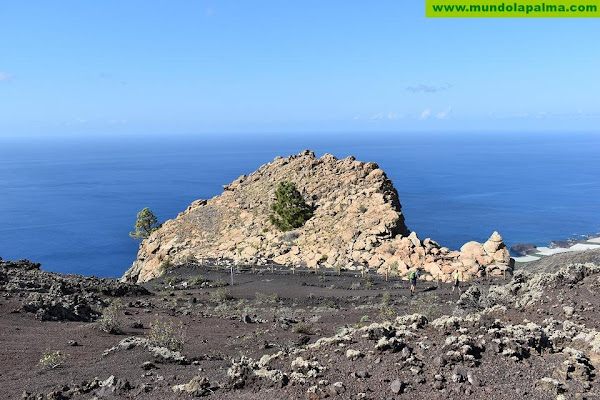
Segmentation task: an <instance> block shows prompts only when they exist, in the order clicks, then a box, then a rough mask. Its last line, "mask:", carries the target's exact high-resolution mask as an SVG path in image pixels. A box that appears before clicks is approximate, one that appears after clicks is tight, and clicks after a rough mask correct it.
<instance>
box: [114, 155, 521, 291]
mask: <svg viewBox="0 0 600 400" xmlns="http://www.w3.org/2000/svg"><path fill="white" fill-rule="evenodd" d="M283 180H287V181H290V182H293V183H294V184H295V185H296V187H297V188H298V190H299V191H300V192H301V193H302V194H303V196H304V198H305V200H306V201H307V202H308V203H309V205H310V206H311V207H313V209H314V215H313V217H312V218H310V219H309V220H308V221H307V222H306V223H305V225H304V226H302V227H301V228H298V229H295V230H293V231H289V232H285V233H283V232H281V231H279V230H278V229H277V228H276V227H275V226H273V225H272V224H271V222H270V221H269V215H270V214H271V210H270V205H271V204H272V203H273V202H274V191H275V188H276V187H277V184H278V183H279V182H281V181H283ZM223 188H224V192H223V193H222V194H221V195H219V196H216V197H214V198H212V199H210V200H198V201H195V202H194V203H192V205H191V206H190V207H188V209H187V210H186V211H184V212H183V213H181V214H179V215H178V216H177V218H175V219H173V220H169V221H167V222H165V223H164V224H163V226H162V228H160V229H159V230H157V231H155V232H154V233H152V234H151V235H150V237H149V238H147V239H145V240H144V241H143V242H142V244H141V246H140V249H139V252H138V257H137V260H136V261H135V262H134V264H133V266H132V267H131V268H130V269H129V270H128V271H127V272H126V273H125V275H124V276H123V280H124V281H130V282H145V281H148V280H150V279H153V278H155V277H158V276H161V275H162V274H163V273H164V272H165V271H164V269H165V266H166V265H178V264H179V265H185V264H189V263H190V261H191V260H203V259H220V260H223V259H225V260H231V261H232V262H233V263H237V264H258V265H260V264H266V263H270V262H273V263H277V264H281V265H290V266H291V265H295V266H298V265H300V266H302V265H303V266H307V267H309V268H318V267H329V268H345V269H359V268H369V269H373V270H376V271H379V272H380V273H386V272H387V273H390V274H397V275H406V273H407V271H408V270H409V269H411V268H417V269H420V270H422V271H423V272H424V274H423V277H424V279H428V280H433V279H442V280H450V279H451V274H452V272H453V271H455V270H456V269H460V270H461V271H463V274H464V275H475V274H481V273H482V272H481V270H482V268H484V267H487V266H488V265H494V266H495V267H494V268H493V269H492V270H493V271H496V270H498V271H503V270H504V269H508V268H510V262H509V261H510V256H509V254H508V250H507V249H506V246H505V245H504V243H503V242H502V238H501V237H500V235H499V234H498V233H496V232H495V233H494V235H492V237H491V238H490V239H489V240H488V241H487V242H485V243H484V244H479V243H476V242H471V243H469V244H468V246H467V245H466V246H467V247H466V248H465V252H464V253H465V254H464V255H463V254H462V253H460V252H457V251H450V249H448V248H447V247H442V246H440V245H439V244H438V243H437V242H435V241H434V240H431V239H429V238H427V239H425V240H420V239H419V237H418V236H417V234H416V233H415V232H412V233H411V232H410V231H409V230H408V228H407V227H406V225H405V223H404V216H403V214H402V211H401V205H400V201H399V199H398V192H397V191H396V189H395V188H394V185H393V183H392V181H391V180H390V179H389V178H388V177H387V176H386V174H385V172H383V171H382V170H381V169H380V168H379V167H378V166H377V164H375V163H372V162H368V163H364V162H360V161H357V160H356V159H354V158H353V157H347V158H345V159H342V160H338V159H337V158H335V157H334V156H332V155H330V154H325V155H323V156H322V157H321V158H317V157H316V156H315V154H314V153H313V152H312V151H309V150H306V151H304V152H302V153H300V154H298V155H293V156H290V157H287V158H282V157H277V158H276V159H275V160H274V161H272V162H270V163H268V164H265V165H263V166H261V167H260V168H258V170H256V171H255V172H253V173H252V174H250V175H247V176H246V175H242V176H241V177H239V178H238V179H236V180H235V181H234V182H232V183H231V184H229V185H225V186H223ZM500 273H502V272H500Z"/></svg>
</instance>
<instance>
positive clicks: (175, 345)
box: [149, 320, 185, 351]
mask: <svg viewBox="0 0 600 400" xmlns="http://www.w3.org/2000/svg"><path fill="white" fill-rule="evenodd" d="M149 340H150V343H152V344H153V345H155V346H159V347H166V348H167V349H169V350H172V351H181V350H183V345H184V344H185V329H184V327H183V323H181V322H180V323H179V325H174V324H173V323H172V322H164V321H160V320H156V321H155V322H154V323H153V324H151V325H150V337H149Z"/></svg>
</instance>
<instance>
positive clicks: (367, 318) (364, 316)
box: [360, 315, 371, 324]
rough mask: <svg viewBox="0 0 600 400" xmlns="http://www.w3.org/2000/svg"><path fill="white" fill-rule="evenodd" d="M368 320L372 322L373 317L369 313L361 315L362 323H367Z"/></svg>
mask: <svg viewBox="0 0 600 400" xmlns="http://www.w3.org/2000/svg"><path fill="white" fill-rule="evenodd" d="M367 322H371V318H369V316H368V315H363V316H362V317H360V323H361V324H366V323H367Z"/></svg>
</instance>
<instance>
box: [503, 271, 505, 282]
mask: <svg viewBox="0 0 600 400" xmlns="http://www.w3.org/2000/svg"><path fill="white" fill-rule="evenodd" d="M503 272H504V280H506V270H504V271H503Z"/></svg>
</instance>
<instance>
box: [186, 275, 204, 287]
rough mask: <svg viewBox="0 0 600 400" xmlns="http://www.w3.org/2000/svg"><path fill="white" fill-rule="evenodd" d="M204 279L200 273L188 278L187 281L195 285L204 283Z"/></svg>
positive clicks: (190, 284)
mask: <svg viewBox="0 0 600 400" xmlns="http://www.w3.org/2000/svg"><path fill="white" fill-rule="evenodd" d="M204 281H205V279H204V277H203V276H202V275H198V276H194V277H193V278H190V279H188V281H187V283H188V285H189V286H197V285H201V284H202V283H204Z"/></svg>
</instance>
